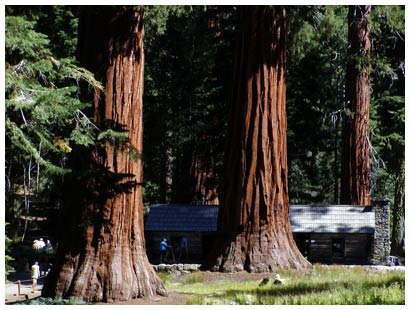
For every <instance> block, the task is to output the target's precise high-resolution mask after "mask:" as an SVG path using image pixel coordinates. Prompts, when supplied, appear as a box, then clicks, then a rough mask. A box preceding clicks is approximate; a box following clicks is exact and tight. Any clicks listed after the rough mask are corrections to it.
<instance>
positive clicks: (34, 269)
mask: <svg viewBox="0 0 410 310" xmlns="http://www.w3.org/2000/svg"><path fill="white" fill-rule="evenodd" d="M39 277H40V266H39V265H38V262H35V263H34V265H33V266H31V286H32V289H33V290H32V292H33V293H34V290H35V288H36V285H37V279H38V278H39Z"/></svg>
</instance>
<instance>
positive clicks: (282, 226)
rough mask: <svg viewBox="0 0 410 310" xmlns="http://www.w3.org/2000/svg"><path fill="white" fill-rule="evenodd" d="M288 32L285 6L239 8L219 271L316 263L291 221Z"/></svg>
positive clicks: (216, 265)
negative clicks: (301, 245) (300, 245)
mask: <svg viewBox="0 0 410 310" xmlns="http://www.w3.org/2000/svg"><path fill="white" fill-rule="evenodd" d="M285 36H286V29H285V9H284V7H268V6H250V7H240V8H239V30H238V38H237V48H236V51H235V52H236V56H235V63H234V66H235V67H234V82H233V84H234V86H233V94H232V107H231V116H230V123H229V129H228V134H227V149H226V152H225V169H226V171H225V180H224V183H223V186H222V197H221V208H220V213H219V223H218V225H219V240H218V242H217V246H216V249H215V253H214V255H215V256H218V253H219V254H220V255H219V256H218V257H217V258H215V256H214V257H213V259H211V262H212V261H213V262H215V261H216V263H214V264H213V270H216V271H223V272H235V271H242V270H246V271H249V272H273V271H275V270H277V269H279V268H294V269H300V270H303V269H305V268H308V267H310V263H309V262H308V261H306V260H305V259H304V257H303V256H302V255H301V254H300V252H299V250H298V248H297V247H296V245H295V242H294V240H293V236H292V231H291V226H290V221H289V199H288V182H287V176H288V167H287V151H286V126H287V124H286V110H285V109H286V89H285Z"/></svg>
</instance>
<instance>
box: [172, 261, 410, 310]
mask: <svg viewBox="0 0 410 310" xmlns="http://www.w3.org/2000/svg"><path fill="white" fill-rule="evenodd" d="M280 274H281V277H283V278H284V279H286V280H285V282H284V284H282V285H273V284H272V281H270V282H269V283H268V284H266V285H264V286H259V281H245V282H238V281H227V280H224V281H218V282H212V283H208V284H203V283H202V282H203V279H202V282H196V281H193V282H195V283H192V281H191V280H187V281H183V282H182V283H181V284H180V285H173V284H171V286H170V289H171V290H174V291H176V292H180V293H186V294H192V297H190V298H188V299H187V304H208V305H212V304H228V305H229V304H242V305H245V304H246V305H249V304H254V305H309V304H311V305H348V304H349V305H350V304H361V305H377V304H386V305H387V304H389V305H399V304H404V277H405V276H404V272H400V271H389V272H385V273H380V272H374V271H371V270H369V269H366V268H363V267H352V268H346V267H342V266H315V267H314V268H313V269H312V271H311V272H310V273H309V274H303V273H300V272H295V271H283V272H280ZM272 277H273V275H272Z"/></svg>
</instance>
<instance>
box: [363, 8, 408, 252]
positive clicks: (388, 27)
mask: <svg viewBox="0 0 410 310" xmlns="http://www.w3.org/2000/svg"><path fill="white" fill-rule="evenodd" d="M404 11H405V9H404V6H390V5H389V6H373V7H372V14H371V22H372V41H373V50H372V55H373V56H372V60H373V61H372V67H373V72H372V75H371V78H372V81H371V83H372V105H371V111H370V112H371V122H370V131H371V139H372V144H373V150H372V167H373V169H372V170H373V171H372V174H373V178H372V180H373V181H372V183H373V187H374V196H382V197H388V198H389V199H390V201H391V215H392V216H391V227H392V233H391V251H392V254H393V255H399V256H400V255H403V238H404V196H405V192H404V171H405V169H404V163H405V155H404V146H405V140H404V125H405V113H404V111H405V103H404V94H405V70H404V67H405V57H404V56H405V55H404V51H405V31H404V29H405V22H404V20H405V19H404Z"/></svg>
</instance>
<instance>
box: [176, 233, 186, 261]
mask: <svg viewBox="0 0 410 310" xmlns="http://www.w3.org/2000/svg"><path fill="white" fill-rule="evenodd" d="M182 256H184V258H185V259H187V258H188V239H187V237H186V236H185V235H184V236H182V238H181V240H180V242H179V257H178V260H180V259H181V258H182Z"/></svg>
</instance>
